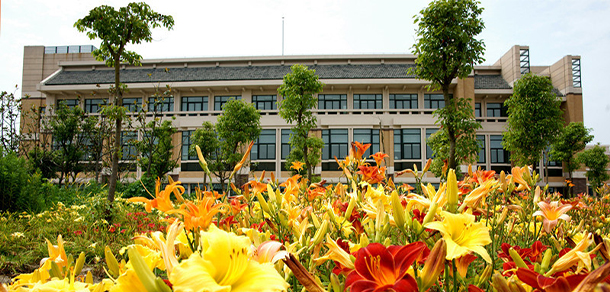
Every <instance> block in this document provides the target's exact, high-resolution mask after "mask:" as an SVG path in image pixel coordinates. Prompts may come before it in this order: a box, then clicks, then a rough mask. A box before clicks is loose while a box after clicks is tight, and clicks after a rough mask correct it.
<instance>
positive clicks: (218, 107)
mask: <svg viewBox="0 0 610 292" xmlns="http://www.w3.org/2000/svg"><path fill="white" fill-rule="evenodd" d="M231 98H233V99H235V100H241V95H216V96H214V111H222V110H223V109H222V107H223V106H224V105H225V103H227V102H229V100H231Z"/></svg>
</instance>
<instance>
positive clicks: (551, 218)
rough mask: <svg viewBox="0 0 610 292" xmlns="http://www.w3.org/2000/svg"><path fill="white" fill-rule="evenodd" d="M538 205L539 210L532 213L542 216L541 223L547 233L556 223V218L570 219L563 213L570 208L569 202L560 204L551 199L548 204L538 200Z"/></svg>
mask: <svg viewBox="0 0 610 292" xmlns="http://www.w3.org/2000/svg"><path fill="white" fill-rule="evenodd" d="M538 206H539V207H540V210H538V211H536V212H534V214H532V215H533V216H534V217H535V216H542V218H544V220H543V221H542V223H543V225H544V231H546V232H547V233H551V230H552V229H553V228H554V227H555V226H556V225H557V220H559V219H562V220H565V221H568V220H570V216H569V215H567V214H565V213H566V212H568V211H570V209H572V205H570V204H565V205H564V204H561V205H560V203H559V202H558V201H553V202H551V203H550V204H549V203H547V202H545V201H541V202H538Z"/></svg>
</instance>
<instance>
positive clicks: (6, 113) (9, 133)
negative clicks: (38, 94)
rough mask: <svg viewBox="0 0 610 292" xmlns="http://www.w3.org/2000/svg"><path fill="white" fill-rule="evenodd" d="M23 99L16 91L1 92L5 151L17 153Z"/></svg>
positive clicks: (1, 139)
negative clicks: (18, 96) (17, 96)
mask: <svg viewBox="0 0 610 292" xmlns="http://www.w3.org/2000/svg"><path fill="white" fill-rule="evenodd" d="M20 112H21V99H20V98H15V94H14V93H8V92H6V91H2V92H1V93H0V131H1V132H2V133H1V134H0V143H1V144H2V148H3V149H4V150H5V151H12V152H15V153H17V152H18V151H19V142H20V141H21V139H20V138H21V136H20V135H19V133H18V129H17V128H18V127H19V126H18V124H19V113H20Z"/></svg>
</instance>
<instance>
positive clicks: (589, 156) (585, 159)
mask: <svg viewBox="0 0 610 292" xmlns="http://www.w3.org/2000/svg"><path fill="white" fill-rule="evenodd" d="M605 152H606V149H605V148H604V147H602V146H600V145H599V144H597V145H595V146H594V147H593V148H590V149H587V150H585V151H583V152H580V153H579V154H578V161H580V162H581V163H583V164H584V165H586V166H587V168H588V169H587V172H586V173H585V176H586V177H587V178H588V179H589V184H590V185H591V187H593V189H594V190H595V189H596V188H599V187H601V186H602V185H603V184H604V182H605V181H607V180H609V179H610V175H608V172H607V171H606V168H607V167H608V163H610V159H609V158H608V156H607V155H606V153H605Z"/></svg>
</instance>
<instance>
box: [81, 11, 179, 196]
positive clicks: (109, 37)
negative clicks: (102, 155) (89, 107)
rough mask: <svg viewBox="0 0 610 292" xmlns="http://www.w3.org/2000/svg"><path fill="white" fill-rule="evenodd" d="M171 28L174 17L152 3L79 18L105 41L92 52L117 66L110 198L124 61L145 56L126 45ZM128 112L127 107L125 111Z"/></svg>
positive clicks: (116, 161) (116, 164)
mask: <svg viewBox="0 0 610 292" xmlns="http://www.w3.org/2000/svg"><path fill="white" fill-rule="evenodd" d="M161 26H163V27H165V28H167V29H171V28H172V27H173V26H174V19H173V18H172V17H171V16H168V15H163V14H159V13H156V12H154V11H153V10H152V9H151V8H150V6H148V4H146V3H143V2H139V3H129V4H128V5H127V6H125V7H121V8H120V9H119V10H118V11H117V10H115V9H114V8H113V7H111V6H107V5H102V6H99V7H96V8H94V9H92V10H91V11H89V15H87V16H85V17H84V18H82V19H79V20H77V21H76V23H75V24H74V27H76V28H77V29H78V31H80V32H86V34H87V36H88V37H89V38H90V39H92V40H93V39H96V38H99V39H101V40H102V43H101V45H100V48H99V49H96V50H94V51H93V52H92V54H93V55H94V56H95V57H96V59H97V60H99V61H104V62H105V63H106V66H108V67H114V89H113V90H111V92H112V93H113V94H114V98H115V100H114V107H115V108H116V109H117V111H118V112H119V114H117V115H116V122H115V133H114V135H115V137H114V147H113V149H112V168H111V169H112V170H111V175H110V181H109V184H108V201H110V202H112V201H114V193H115V191H116V181H117V177H118V170H119V153H120V151H121V127H122V123H123V115H121V114H120V111H121V109H122V107H121V106H122V105H123V91H124V90H125V87H124V86H123V85H122V84H121V81H120V80H121V79H120V72H121V71H120V69H121V67H120V66H121V63H128V64H131V65H140V60H141V59H142V56H140V55H139V54H137V53H136V52H134V51H129V50H127V49H126V48H125V46H126V45H127V44H140V43H142V42H151V41H152V29H153V28H157V27H161ZM123 113H124V110H123Z"/></svg>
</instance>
